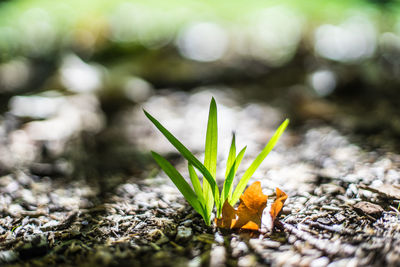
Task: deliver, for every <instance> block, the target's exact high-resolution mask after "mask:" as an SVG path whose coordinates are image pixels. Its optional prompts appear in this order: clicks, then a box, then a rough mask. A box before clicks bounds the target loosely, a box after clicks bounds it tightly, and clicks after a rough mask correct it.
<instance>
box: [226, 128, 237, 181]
mask: <svg viewBox="0 0 400 267" xmlns="http://www.w3.org/2000/svg"><path fill="white" fill-rule="evenodd" d="M235 140H236V138H235V133H233V134H232V142H231V147H230V148H229V155H228V159H227V161H226V171H225V178H226V177H227V176H228V174H229V170H230V169H231V167H232V165H233V162H235V157H236V144H235V143H236V141H235Z"/></svg>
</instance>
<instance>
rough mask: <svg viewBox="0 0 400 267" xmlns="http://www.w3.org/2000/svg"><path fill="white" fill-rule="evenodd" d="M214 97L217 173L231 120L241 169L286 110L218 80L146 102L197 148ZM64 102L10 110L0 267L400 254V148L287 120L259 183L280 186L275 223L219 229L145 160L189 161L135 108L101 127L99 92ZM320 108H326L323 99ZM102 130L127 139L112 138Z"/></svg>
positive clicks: (382, 260) (182, 165)
mask: <svg viewBox="0 0 400 267" xmlns="http://www.w3.org/2000/svg"><path fill="white" fill-rule="evenodd" d="M211 95H214V96H215V97H216V100H217V103H218V111H219V122H220V128H219V130H220V143H219V144H220V149H219V152H220V154H219V166H220V167H221V168H220V169H222V170H223V169H224V166H225V160H226V156H227V151H228V146H229V142H230V135H231V132H232V131H233V130H234V131H235V132H236V135H237V144H238V146H239V147H242V146H244V145H247V146H248V149H247V152H246V155H245V159H244V160H243V163H242V167H241V168H240V169H239V177H240V174H242V173H243V170H244V167H245V166H248V165H249V164H250V163H251V160H252V159H253V158H254V157H255V156H256V155H257V153H258V152H259V151H260V150H261V149H262V147H263V145H264V144H265V143H266V141H267V140H268V138H269V137H270V136H271V135H272V133H273V131H274V129H275V128H276V127H277V126H278V125H279V123H280V122H281V121H282V120H283V119H284V118H285V117H286V116H288V115H287V114H284V113H283V111H281V110H279V109H276V108H273V107H272V106H269V105H266V104H261V103H249V102H248V103H247V104H242V103H243V102H244V101H242V99H240V97H238V96H237V95H236V94H235V93H233V92H230V91H228V90H221V89H214V90H211V91H204V90H197V91H194V92H193V93H191V94H187V93H171V92H161V94H159V95H156V96H153V97H150V98H149V99H148V100H147V101H146V102H144V103H143V106H144V107H145V108H146V109H147V110H148V111H149V112H150V113H152V114H153V115H154V116H155V117H156V118H158V119H159V120H160V121H162V122H163V124H165V126H166V127H167V128H169V129H171V131H172V132H173V133H174V134H176V136H177V137H178V138H179V139H181V140H182V142H183V143H184V144H186V145H187V146H188V147H189V148H190V149H191V150H192V151H194V152H195V153H196V155H198V156H199V157H202V155H201V151H202V150H203V144H204V135H205V130H204V129H205V127H204V126H205V124H206V117H207V112H208V111H207V109H208V103H209V101H210V97H211ZM60 99H62V103H63V105H58V110H57V111H54V112H55V113H53V115H52V116H51V117H46V116H44V117H43V116H42V117H40V116H38V118H29V119H26V118H25V117H24V116H23V115H21V114H20V113H18V111H19V110H18V106H17V105H16V106H15V110H14V111H11V112H10V114H9V115H8V116H4V118H3V119H2V122H1V127H2V128H1V129H2V130H1V134H2V140H3V142H2V144H1V146H2V147H1V151H2V152H1V153H0V163H1V166H2V168H1V169H2V176H1V177H0V214H1V216H0V263H1V264H6V265H8V266H23V265H26V264H32V265H40V266H48V265H56V264H57V265H65V266H71V265H75V266H76V265H79V266H93V265H94V264H97V265H103V266H106V265H107V266H114V265H115V266H116V265H118V266H140V265H143V264H147V265H148V266H207V265H210V266H225V265H227V266H258V265H259V266H263V265H272V266H365V265H376V266H378V265H380V266H398V265H399V264H400V249H399V248H400V227H399V225H400V213H399V211H398V210H397V209H396V208H397V206H398V204H399V201H398V200H395V199H396V198H397V196H398V192H397V191H396V190H398V189H397V188H396V187H394V186H393V185H399V184H400V155H398V154H396V153H393V152H392V153H390V152H385V151H381V150H375V151H369V150H366V149H365V148H361V147H359V146H357V145H355V144H354V143H353V142H352V141H351V140H353V139H351V140H350V139H349V138H348V137H347V136H346V135H344V134H343V133H341V132H340V131H339V130H338V129H336V128H335V127H334V126H332V124H329V125H331V126H329V125H328V124H325V123H323V122H321V121H317V122H314V123H310V124H305V125H303V126H301V127H300V128H299V127H297V128H295V129H293V128H290V127H289V130H288V131H287V132H286V133H285V135H284V136H283V138H282V139H281V140H280V141H279V144H278V145H277V146H276V148H275V149H274V151H273V152H271V154H270V155H269V156H268V157H267V159H266V161H265V162H264V163H263V164H262V166H261V167H260V169H259V170H258V171H257V172H256V173H255V175H254V178H253V179H252V180H251V181H256V180H259V181H261V183H262V187H263V191H264V193H266V194H269V195H271V194H272V193H273V190H274V188H275V187H276V186H278V187H280V188H281V189H282V190H284V191H285V192H286V193H287V194H288V195H289V198H288V200H287V202H286V204H285V207H284V209H283V212H282V215H281V217H280V219H281V222H282V225H281V229H280V230H279V229H276V231H275V232H273V233H272V232H270V231H269V230H268V219H267V218H266V219H265V226H264V227H263V228H265V229H264V231H263V232H262V233H258V234H255V233H251V234H249V233H241V232H225V231H224V232H221V231H220V230H218V229H215V228H213V227H206V226H205V225H204V223H203V222H202V220H201V217H200V216H199V215H197V214H195V213H194V211H193V210H192V209H191V208H190V207H189V205H188V204H187V203H186V202H185V201H184V199H183V198H182V196H181V195H180V193H179V192H178V190H177V189H176V188H175V187H174V186H173V184H172V183H171V182H170V181H169V179H168V178H167V177H166V176H165V175H164V174H163V173H160V172H159V171H158V169H157V168H156V166H155V164H154V163H153V162H152V161H151V160H149V159H148V154H147V153H146V151H149V150H150V149H151V150H155V151H157V152H159V153H162V154H164V155H167V158H168V159H169V160H171V162H173V163H174V164H175V165H176V166H177V168H178V169H180V170H182V172H185V170H186V162H184V161H183V160H182V158H180V157H179V155H178V154H177V153H176V151H174V149H173V147H172V146H170V145H169V144H168V143H167V142H166V141H164V139H163V137H162V136H161V134H159V133H157V131H156V129H155V128H154V127H152V126H151V125H150V123H149V122H148V121H146V119H145V117H144V116H143V113H142V111H141V108H142V107H141V106H140V105H136V106H133V107H131V108H127V109H125V110H124V111H123V112H121V113H120V114H117V115H116V116H115V118H116V119H114V120H112V121H111V122H109V124H108V128H107V129H106V130H104V115H103V114H102V112H101V111H100V108H99V105H98V103H97V102H96V97H90V96H75V97H63V98H60ZM59 101H61V100H59ZM60 106H62V107H63V108H64V109H65V110H66V111H65V112H64V113H63V112H62V110H61V111H60V110H59V109H60ZM82 107H85V110H84V111H82V110H83V109H82ZM312 111H313V112H314V113H316V114H320V115H321V116H324V114H325V113H326V112H325V113H324V111H326V107H325V106H323V105H322V107H321V110H316V111H315V110H312ZM18 114H19V115H18ZM54 114H56V115H54ZM63 114H64V115H65V114H68V116H67V115H65V116H64V115H63ZM71 114H73V116H71ZM58 122H62V123H58ZM65 125H67V126H65ZM333 125H334V124H333ZM46 127H47V128H46ZM57 127H58V128H57ZM60 127H64V128H61V129H59V128H60ZM41 131H42V132H41ZM99 132H100V137H99V134H98V133H99ZM38 133H40V134H39V137H38ZM93 136H96V138H92V137H93ZM107 138H114V140H116V139H117V140H118V141H117V142H116V143H113V144H112V147H111V145H107V144H105V143H106V141H104V140H107ZM92 139H93V140H92ZM130 148H131V149H132V148H134V149H132V150H134V151H131V150H130ZM60 151H63V153H61V152H60ZM65 151H67V153H65ZM74 151H75V152H74ZM76 151H78V152H76ZM82 151H84V153H82ZM143 151H144V152H143ZM74 153H76V155H75V154H74ZM10 155H12V156H10ZM116 155H118V157H117V156H116ZM93 161H95V163H92V162H93ZM71 166H74V168H73V169H72V170H71ZM122 169H123V170H122ZM127 173H128V174H129V175H127ZM217 176H219V177H221V176H222V172H221V173H219V174H217ZM66 177H68V178H66ZM219 182H221V181H219ZM385 186H386V187H387V188H388V189H387V188H386V191H385ZM382 188H383V189H382ZM388 190H390V192H389V191H388ZM382 191H385V192H386V193H383V192H382ZM271 199H273V197H271ZM397 199H398V198H397ZM365 202H368V203H369V204H368V203H365ZM269 203H271V201H270V202H269ZM371 204H375V206H374V205H371ZM266 211H267V210H266ZM266 217H267V216H266Z"/></svg>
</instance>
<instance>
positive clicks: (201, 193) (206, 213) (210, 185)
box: [143, 98, 289, 225]
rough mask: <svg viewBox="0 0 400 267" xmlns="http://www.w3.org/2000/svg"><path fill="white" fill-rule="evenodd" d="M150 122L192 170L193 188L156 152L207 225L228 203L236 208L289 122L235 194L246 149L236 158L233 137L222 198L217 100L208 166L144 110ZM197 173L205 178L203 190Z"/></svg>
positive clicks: (210, 128) (208, 139)
mask: <svg viewBox="0 0 400 267" xmlns="http://www.w3.org/2000/svg"><path fill="white" fill-rule="evenodd" d="M143 111H144V113H145V115H146V116H147V118H149V120H150V121H151V122H152V123H153V124H154V125H155V126H156V127H157V128H158V129H159V130H160V132H161V133H162V134H163V135H164V136H165V137H166V138H167V139H168V141H169V142H170V143H171V144H172V145H173V146H174V147H175V148H176V149H177V150H178V151H179V152H180V153H181V154H182V156H183V157H184V158H185V159H186V160H187V161H188V170H189V176H190V181H191V182H192V186H193V189H192V187H191V186H190V185H189V184H188V183H187V182H186V180H185V179H184V178H183V176H182V175H181V174H180V173H179V172H178V171H177V170H176V169H175V167H174V166H172V164H171V163H169V162H168V161H167V160H166V159H165V158H164V157H162V156H161V155H159V154H157V153H156V152H154V151H152V152H151V153H152V155H153V157H154V159H155V161H156V162H157V163H158V165H160V167H161V168H162V169H163V170H164V172H165V173H166V174H167V175H168V176H169V178H170V179H171V180H172V182H173V183H174V184H175V185H176V187H177V188H178V189H179V191H180V192H181V193H182V195H183V196H184V197H185V199H186V200H187V202H189V204H190V205H191V206H192V207H193V208H194V210H196V211H197V212H198V213H199V214H200V215H201V216H202V217H203V219H204V221H205V223H206V224H207V225H210V224H211V214H212V211H213V208H214V204H215V207H216V211H217V215H216V217H217V218H218V219H220V218H221V216H222V208H223V205H224V203H225V201H226V200H227V201H228V202H229V204H230V205H231V206H234V205H235V204H236V203H237V202H238V200H239V198H240V196H241V195H242V193H243V191H244V189H245V188H246V185H247V183H248V181H249V179H250V178H251V176H252V175H253V174H254V172H255V171H256V170H257V168H258V167H259V166H260V164H261V163H262V162H263V160H264V159H265V158H266V157H267V155H268V154H269V152H270V151H271V150H272V148H273V147H274V146H275V144H276V142H277V141H278V139H279V137H280V136H281V135H282V133H283V132H284V131H285V129H286V127H287V125H288V124H289V120H288V119H286V120H285V121H284V122H283V123H282V124H281V125H280V126H279V128H278V129H277V130H276V131H275V133H274V135H273V136H272V138H271V139H270V140H269V142H268V143H267V145H266V146H265V147H264V149H263V150H262V151H261V152H260V154H259V155H258V156H257V157H256V158H255V159H254V161H253V163H252V164H251V165H250V167H249V168H248V169H247V170H246V172H245V173H244V174H243V176H242V178H241V179H240V180H239V183H238V185H237V186H236V188H235V190H233V180H234V178H235V175H236V172H237V169H238V167H239V165H240V163H241V162H242V159H243V156H244V153H245V151H246V147H244V148H243V149H242V150H240V152H239V153H238V154H236V144H235V135H234V134H233V137H232V142H231V146H230V149H229V154H228V160H227V164H226V171H225V181H224V184H223V187H222V191H221V194H220V193H219V189H218V185H217V183H216V180H215V177H216V172H217V169H216V168H217V143H218V124H217V105H216V103H215V99H214V98H212V100H211V103H210V111H209V115H208V124H207V133H206V143H205V157H204V164H203V163H201V162H200V161H199V160H198V159H197V158H196V157H195V156H194V155H193V154H192V153H191V152H190V151H189V150H188V149H187V148H186V147H185V146H184V145H183V144H182V143H181V142H180V141H179V140H178V139H176V138H175V137H174V136H173V135H172V134H171V133H170V132H169V131H168V130H167V129H165V128H164V126H162V125H161V123H160V122H158V121H157V120H156V119H155V118H154V117H153V116H151V115H150V114H149V113H148V112H146V111H145V110H143ZM196 169H197V170H198V171H199V172H200V173H201V174H202V175H203V186H202V185H201V182H200V178H199V176H198V174H197V172H196Z"/></svg>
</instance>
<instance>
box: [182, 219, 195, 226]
mask: <svg viewBox="0 0 400 267" xmlns="http://www.w3.org/2000/svg"><path fill="white" fill-rule="evenodd" d="M192 224H193V221H192V220H186V221H184V222H182V223H181V225H183V226H190V225H192Z"/></svg>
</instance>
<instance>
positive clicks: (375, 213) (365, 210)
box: [353, 201, 383, 218]
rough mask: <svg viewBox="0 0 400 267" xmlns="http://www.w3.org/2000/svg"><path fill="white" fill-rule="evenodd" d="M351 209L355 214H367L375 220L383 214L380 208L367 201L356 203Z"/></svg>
mask: <svg viewBox="0 0 400 267" xmlns="http://www.w3.org/2000/svg"><path fill="white" fill-rule="evenodd" d="M353 207H354V209H355V210H356V211H357V212H359V213H362V214H367V215H370V216H372V217H375V218H379V217H380V216H381V215H382V213H383V209H382V207H381V206H379V205H376V204H373V203H370V202H367V201H361V202H358V203H357V204H355V205H354V206H353Z"/></svg>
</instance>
